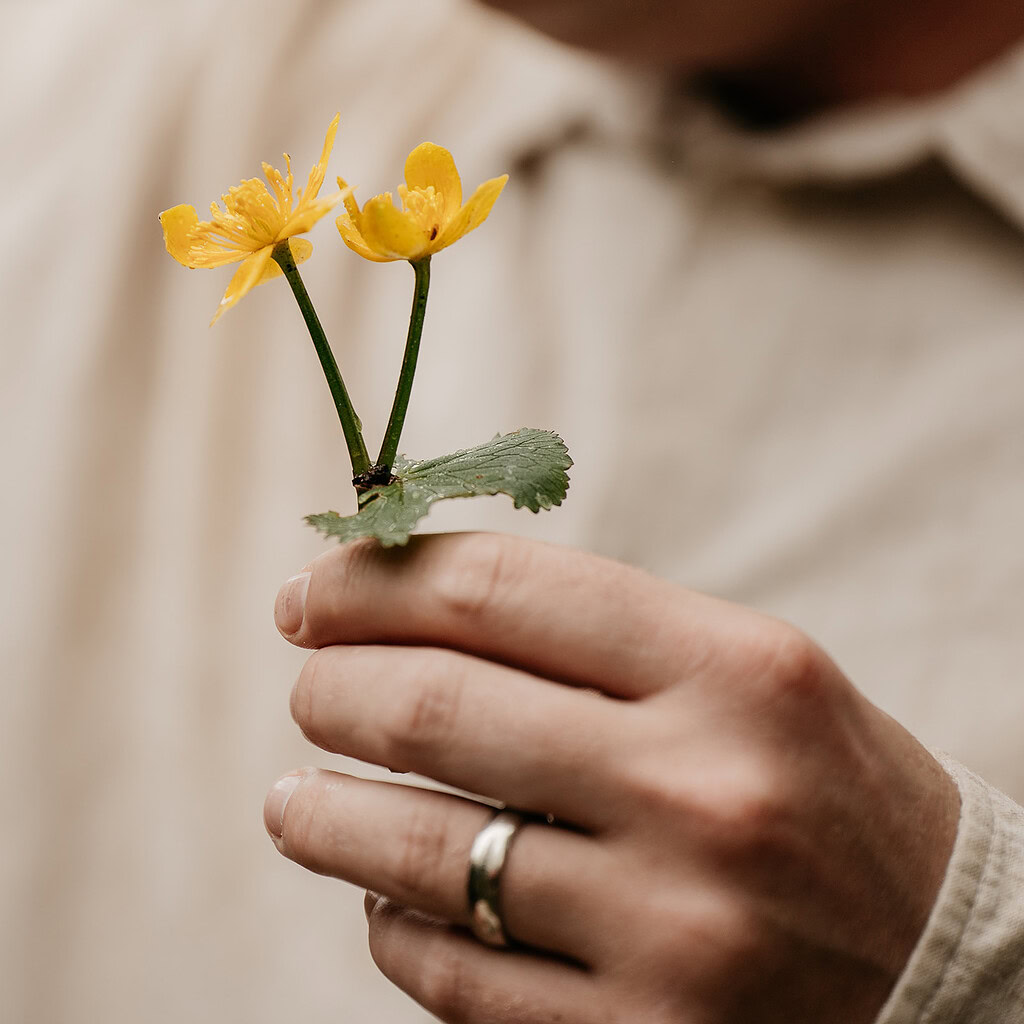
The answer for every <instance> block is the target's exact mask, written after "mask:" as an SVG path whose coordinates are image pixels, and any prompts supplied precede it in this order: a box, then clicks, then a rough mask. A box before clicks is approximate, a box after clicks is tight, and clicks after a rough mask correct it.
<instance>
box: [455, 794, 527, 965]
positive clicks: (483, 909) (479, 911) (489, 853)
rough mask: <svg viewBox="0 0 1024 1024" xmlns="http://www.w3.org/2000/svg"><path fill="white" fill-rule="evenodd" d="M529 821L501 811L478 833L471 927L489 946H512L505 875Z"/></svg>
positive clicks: (472, 855) (470, 884)
mask: <svg viewBox="0 0 1024 1024" xmlns="http://www.w3.org/2000/svg"><path fill="white" fill-rule="evenodd" d="M526 821H527V818H526V817H525V816H524V815H522V814H520V813H519V812H518V811H509V810H503V811H498V813H497V814H495V816H494V817H493V818H491V820H490V821H489V822H488V823H487V824H486V825H485V826H484V827H483V828H482V829H481V830H480V831H479V832H478V833H477V834H476V838H474V840H473V846H472V848H471V849H470V852H469V877H468V880H467V885H466V889H467V896H468V899H469V920H470V928H471V929H472V931H473V934H474V935H475V936H476V938H477V939H479V940H480V942H482V943H484V944H485V945H487V946H494V947H496V948H507V947H508V946H509V945H511V942H510V940H509V936H508V933H507V931H506V929H505V923H504V921H503V920H502V915H501V875H502V871H503V869H504V867H505V862H506V860H507V859H508V853H509V848H510V847H511V845H512V841H513V840H514V839H515V837H516V835H517V834H518V832H519V830H520V829H521V828H522V827H523V825H524V824H525V823H526Z"/></svg>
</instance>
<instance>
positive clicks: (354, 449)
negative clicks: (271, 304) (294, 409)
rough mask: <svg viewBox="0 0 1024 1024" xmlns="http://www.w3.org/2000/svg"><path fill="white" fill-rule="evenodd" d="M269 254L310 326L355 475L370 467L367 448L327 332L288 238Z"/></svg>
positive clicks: (307, 324)
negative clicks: (297, 264) (307, 289)
mask: <svg viewBox="0 0 1024 1024" xmlns="http://www.w3.org/2000/svg"><path fill="white" fill-rule="evenodd" d="M272 255H273V259H274V262H275V263H276V264H277V265H278V266H279V267H280V268H281V269H282V270H283V271H284V276H285V277H286V278H287V279H288V283H289V284H290V285H291V286H292V292H293V293H294V294H295V301H296V302H297V303H298V304H299V309H300V310H301V311H302V318H303V319H304V320H305V321H306V327H308V328H309V336H310V337H311V338H312V339H313V347H314V348H315V349H316V354H317V355H318V356H319V357H320V365H321V366H322V367H323V370H324V376H325V377H326V378H327V386H328V387H329V388H330V389H331V396H332V397H333V398H334V406H335V408H336V409H337V410H338V419H339V420H341V429H342V430H343V431H344V433H345V443H346V444H347V445H348V454H349V458H350V459H351V460H352V475H353V476H358V475H359V474H360V473H365V472H366V471H367V470H368V469H369V468H370V455H369V453H368V452H367V450H366V442H365V441H363V431H362V424H361V423H360V422H359V417H358V416H357V415H356V411H355V409H354V408H353V407H352V399H351V398H349V397H348V391H347V390H346V389H345V382H344V381H343V380H342V379H341V372H340V371H339V370H338V364H337V363H336V362H335V359H334V353H333V352H331V346H330V345H329V344H328V342H327V335H326V334H324V329H323V327H321V326H320V318H319V317H318V316H317V315H316V310H315V309H314V308H313V303H312V302H311V301H310V298H309V293H308V292H307V291H306V286H305V285H304V284H303V283H302V278H301V277H300V276H299V268H298V267H297V266H296V265H295V259H294V258H293V256H292V250H291V247H290V246H289V245H288V241H287V239H285V241H283V242H278V243H277V245H275V246H274V251H273V254H272Z"/></svg>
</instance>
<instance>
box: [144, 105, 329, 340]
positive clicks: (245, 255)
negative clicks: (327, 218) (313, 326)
mask: <svg viewBox="0 0 1024 1024" xmlns="http://www.w3.org/2000/svg"><path fill="white" fill-rule="evenodd" d="M339 118H340V115H339V114H335V115H334V119H333V120H332V121H331V123H330V126H329V127H328V129H327V138H326V139H324V148H323V152H322V153H321V154H320V159H319V160H318V161H317V163H316V164H315V165H314V166H313V169H312V170H311V171H310V172H309V179H308V181H307V182H306V187H305V189H303V191H302V195H301V196H299V199H298V203H295V198H294V195H293V192H292V184H293V177H292V161H291V157H290V156H289V155H288V154H287V153H285V154H284V160H285V167H286V169H287V174H282V173H281V172H280V171H279V170H277V169H276V168H274V167H271V166H270V164H267V163H264V164H263V173H264V174H265V175H266V178H267V181H269V182H270V187H271V189H272V190H273V191H272V192H271V191H270V190H268V189H267V186H266V185H264V184H263V182H262V181H261V180H260V179H259V178H249V179H248V180H246V181H243V182H242V183H241V184H240V185H234V186H232V187H231V188H230V189H229V190H228V191H227V192H226V193H225V194H224V195H222V196H221V201H222V202H223V203H224V209H223V210H222V209H221V208H220V207H219V206H218V205H217V204H216V203H211V204H210V212H211V214H212V217H211V219H210V220H204V221H200V220H199V217H198V216H197V215H196V210H195V207H194V206H187V205H182V206H175V207H173V208H172V209H170V210H164V212H163V213H161V214H160V223H161V224H162V225H163V229H164V244H165V245H166V246H167V251H168V252H169V253H170V254H171V255H172V256H173V257H174V258H175V259H176V260H177V261H178V262H179V263H181V264H182V265H183V266H186V267H190V268H192V269H196V268H198V267H223V266H224V265H226V264H228V263H238V262H240V261H241V264H242V265H241V266H240V267H239V268H238V270H237V271H236V272H235V276H234V277H232V279H231V283H230V284H229V285H228V288H227V291H226V292H225V293H224V298H222V299H221V300H220V306H219V307H218V309H217V313H216V315H215V316H214V318H213V320H212V321H211V326H212V324H214V323H216V322H217V320H218V318H219V317H220V315H221V314H222V313H224V312H225V311H226V310H229V309H230V308H231V307H232V306H233V305H234V304H235V303H236V302H238V300H239V299H241V298H243V297H244V296H245V295H247V294H248V293H249V292H250V291H252V289H253V288H255V287H256V285H258V284H263V282H264V281H269V280H270V279H271V278H273V277H277V276H279V275H280V274H281V268H280V267H279V266H278V265H277V263H276V262H274V260H273V259H271V253H272V252H273V250H274V246H275V245H277V243H278V242H283V241H284V240H285V239H286V238H287V239H291V241H290V243H289V245H290V248H291V251H292V256H293V258H294V259H295V262H296V263H302V262H303V261H304V260H307V259H309V256H310V253H312V251H313V246H312V245H311V244H310V243H309V242H308V241H306V240H305V239H304V238H295V237H294V236H295V235H300V234H302V233H303V232H306V231H309V229H310V228H311V227H312V226H313V225H314V224H315V223H316V222H317V221H318V220H319V219H320V218H321V217H323V216H324V214H327V213H330V211H331V210H333V209H334V207H335V206H337V205H338V203H339V202H341V200H342V199H343V198H344V195H343V193H341V192H335V193H333V194H332V195H329V196H324V198H323V199H318V198H317V196H318V195H319V193H320V187H321V185H323V183H324V175H325V174H326V172H327V161H328V159H329V157H330V155H331V148H332V147H333V146H334V137H335V135H337V133H338V120H339Z"/></svg>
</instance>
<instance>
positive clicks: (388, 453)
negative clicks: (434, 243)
mask: <svg viewBox="0 0 1024 1024" xmlns="http://www.w3.org/2000/svg"><path fill="white" fill-rule="evenodd" d="M411 262H412V269H413V270H414V271H415V272H416V288H415V291H414V292H413V297H412V313H411V314H410V316H409V335H408V337H407V338H406V342H405V355H404V356H403V357H402V370H401V373H400V374H399V377H398V388H397V389H396V391H395V402H394V405H392V407H391V418H390V419H389V420H388V427H387V430H385V431H384V443H383V444H382V445H381V449H380V455H379V456H378V457H377V466H378V467H380V469H381V471H385V470H386V471H388V472H390V470H391V467H392V466H393V465H394V464H395V456H396V455H397V454H398V441H399V438H400V437H401V436H402V427H403V426H404V425H405V414H406V412H407V411H408V409H409V396H410V395H411V394H412V379H413V377H414V376H416V359H417V357H418V356H419V353H420V335H421V334H422V333H423V317H424V316H425V315H426V312H427V293H428V292H429V291H430V257H429V256H424V257H423V258H422V259H419V260H415V261H411Z"/></svg>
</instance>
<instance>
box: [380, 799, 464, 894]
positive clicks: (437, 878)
mask: <svg viewBox="0 0 1024 1024" xmlns="http://www.w3.org/2000/svg"><path fill="white" fill-rule="evenodd" d="M450 848H451V842H450V838H449V834H448V825H447V822H446V820H445V818H444V815H441V814H438V813H437V812H436V808H435V807H433V806H431V807H430V808H429V809H426V808H425V809H423V810H420V811H418V812H416V813H413V814H411V815H410V816H409V818H408V820H407V823H406V825H405V827H404V829H403V830H402V833H401V835H399V836H398V837H397V838H396V842H395V853H394V863H393V865H392V872H391V873H392V875H393V878H392V882H393V887H394V890H395V891H394V895H395V897H396V898H397V899H398V901H399V902H400V903H409V904H418V903H421V902H422V897H423V895H424V894H426V893H432V892H437V891H439V890H443V889H444V888H445V885H444V880H445V868H446V866H447V863H448V855H449V851H450Z"/></svg>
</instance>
